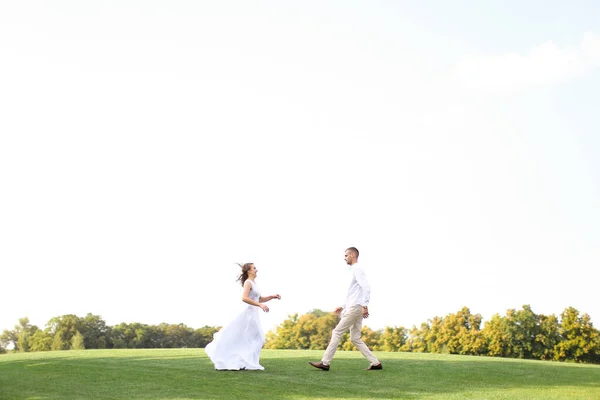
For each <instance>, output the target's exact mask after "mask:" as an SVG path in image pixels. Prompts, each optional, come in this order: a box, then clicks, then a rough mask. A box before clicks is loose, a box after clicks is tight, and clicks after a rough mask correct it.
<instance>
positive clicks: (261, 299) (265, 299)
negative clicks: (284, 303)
mask: <svg viewBox="0 0 600 400" xmlns="http://www.w3.org/2000/svg"><path fill="white" fill-rule="evenodd" d="M273 299H277V300H279V299H281V296H280V295H278V294H273V295H271V296H266V297H262V296H261V297H260V299H258V300H259V301H260V302H261V303H266V302H267V301H269V300H273Z"/></svg>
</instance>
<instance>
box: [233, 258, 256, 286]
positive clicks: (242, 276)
mask: <svg viewBox="0 0 600 400" xmlns="http://www.w3.org/2000/svg"><path fill="white" fill-rule="evenodd" d="M238 265H239V266H240V268H241V269H242V273H241V274H240V276H238V278H237V280H236V282H237V281H240V282H241V283H242V286H244V283H245V282H246V280H247V279H248V270H249V269H250V268H252V266H253V265H254V263H246V264H240V263H238Z"/></svg>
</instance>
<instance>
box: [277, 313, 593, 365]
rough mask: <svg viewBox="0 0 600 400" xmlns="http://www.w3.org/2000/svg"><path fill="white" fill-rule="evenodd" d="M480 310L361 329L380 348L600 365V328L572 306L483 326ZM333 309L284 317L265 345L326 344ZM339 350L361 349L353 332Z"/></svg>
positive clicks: (513, 315) (496, 318)
mask: <svg viewBox="0 0 600 400" xmlns="http://www.w3.org/2000/svg"><path fill="white" fill-rule="evenodd" d="M482 320H483V318H482V317H481V315H480V314H472V313H471V311H470V310H469V308H467V307H463V308H462V309H461V310H459V311H458V312H456V313H454V314H449V315H447V316H445V317H443V318H442V317H435V318H433V319H430V320H428V321H427V322H424V323H422V324H421V326H419V327H413V328H412V329H406V328H404V327H386V328H385V329H382V330H379V331H374V330H372V329H370V328H369V327H367V326H363V328H362V338H363V341H364V342H365V343H366V344H367V346H369V347H370V348H371V349H372V350H376V351H392V352H395V351H404V352H417V353H447V354H464V355H478V356H492V357H510V358H525V359H537V360H555V361H574V362H582V363H596V364H600V331H598V330H597V329H595V328H594V326H593V324H592V321H591V319H590V316H589V315H588V314H583V315H580V314H579V311H577V310H576V309H575V308H573V307H569V308H566V309H565V310H564V311H563V312H562V313H561V314H560V318H557V317H556V316H555V315H554V314H553V315H550V316H546V315H541V314H539V315H538V314H535V313H534V312H533V311H532V309H531V307H530V306H529V305H524V306H523V308H522V309H520V310H515V309H510V310H508V311H507V312H506V315H504V316H500V315H499V314H495V315H494V316H493V317H492V318H491V319H490V320H489V321H487V322H485V324H484V325H483V327H482ZM337 321H338V320H337V317H335V316H334V315H333V314H331V313H325V312H323V311H321V310H314V311H312V312H310V313H308V314H304V315H302V316H298V315H297V314H295V315H293V316H291V317H290V318H289V319H287V320H285V321H284V322H283V323H282V324H281V325H280V326H278V327H277V328H276V330H275V331H274V332H273V331H271V332H268V333H267V342H266V344H265V347H266V348H270V349H313V350H322V349H325V348H326V347H327V344H328V342H329V338H330V337H331V331H332V329H333V328H334V327H335V326H336V324H337ZM338 349H340V350H356V348H355V346H354V345H353V344H352V342H351V341H350V335H349V333H346V334H345V335H344V336H342V340H341V342H340V345H339V347H338Z"/></svg>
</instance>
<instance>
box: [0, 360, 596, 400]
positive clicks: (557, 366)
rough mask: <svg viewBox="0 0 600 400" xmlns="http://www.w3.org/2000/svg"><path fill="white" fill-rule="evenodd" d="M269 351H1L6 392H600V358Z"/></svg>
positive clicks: (376, 395) (292, 398) (548, 395)
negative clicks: (221, 362) (256, 359)
mask: <svg viewBox="0 0 600 400" xmlns="http://www.w3.org/2000/svg"><path fill="white" fill-rule="evenodd" d="M322 354H323V352H322V351H308V350H306V351H304V350H263V352H262V353H261V363H262V365H263V366H264V367H265V370H264V371H215V370H214V369H213V365H212V363H211V362H210V360H208V358H207V357H206V354H205V353H204V350H203V349H151V350H150V349H140V350H83V351H56V352H40V353H20V354H5V355H0V399H1V400H12V399H19V400H21V399H61V400H62V399H64V400H68V399H90V400H93V399H128V400H131V399H168V400H175V399H182V400H183V399H260V400H267V399H269V400H271V399H289V400H299V399H336V400H341V399H392V398H397V399H511V400H514V399H528V400H530V399H560V400H564V399H600V366H598V365H580V364H565V363H556V362H544V361H526V360H513V359H500V358H487V357H467V356H453V355H439V354H413V353H382V352H377V353H376V354H377V356H378V357H379V358H380V359H381V361H382V362H383V367H384V369H383V370H381V371H365V370H364V368H366V367H367V366H368V363H367V361H366V360H365V359H363V358H362V356H361V355H360V353H358V352H343V351H339V352H337V353H336V356H335V358H334V360H333V363H332V364H331V370H330V371H327V372H326V371H321V370H317V369H315V368H313V367H311V366H310V365H308V363H307V362H308V361H316V360H319V359H320V357H321V355H322Z"/></svg>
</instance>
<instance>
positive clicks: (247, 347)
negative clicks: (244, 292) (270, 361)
mask: <svg viewBox="0 0 600 400" xmlns="http://www.w3.org/2000/svg"><path fill="white" fill-rule="evenodd" d="M249 282H250V283H251V284H252V288H251V289H250V298H251V299H252V300H254V301H258V300H259V299H260V291H259V289H258V286H257V285H256V283H254V282H253V281H251V280H249ZM259 311H261V308H260V307H256V306H252V305H250V304H248V305H247V307H246V309H245V310H244V311H243V312H242V313H241V314H240V315H238V316H237V318H235V319H234V320H233V321H231V322H230V323H229V324H228V325H226V326H224V327H223V328H222V329H221V330H220V331H219V332H216V333H215V334H214V337H213V341H212V342H210V343H209V344H207V345H206V347H205V348H204V351H206V354H207V355H208V357H209V358H210V360H211V361H212V362H213V364H215V369H224V370H240V369H254V370H256V369H260V370H262V369H264V367H263V366H262V365H260V364H259V357H260V351H261V350H262V347H263V345H264V344H265V334H264V332H263V329H262V326H261V324H260V315H259Z"/></svg>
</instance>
